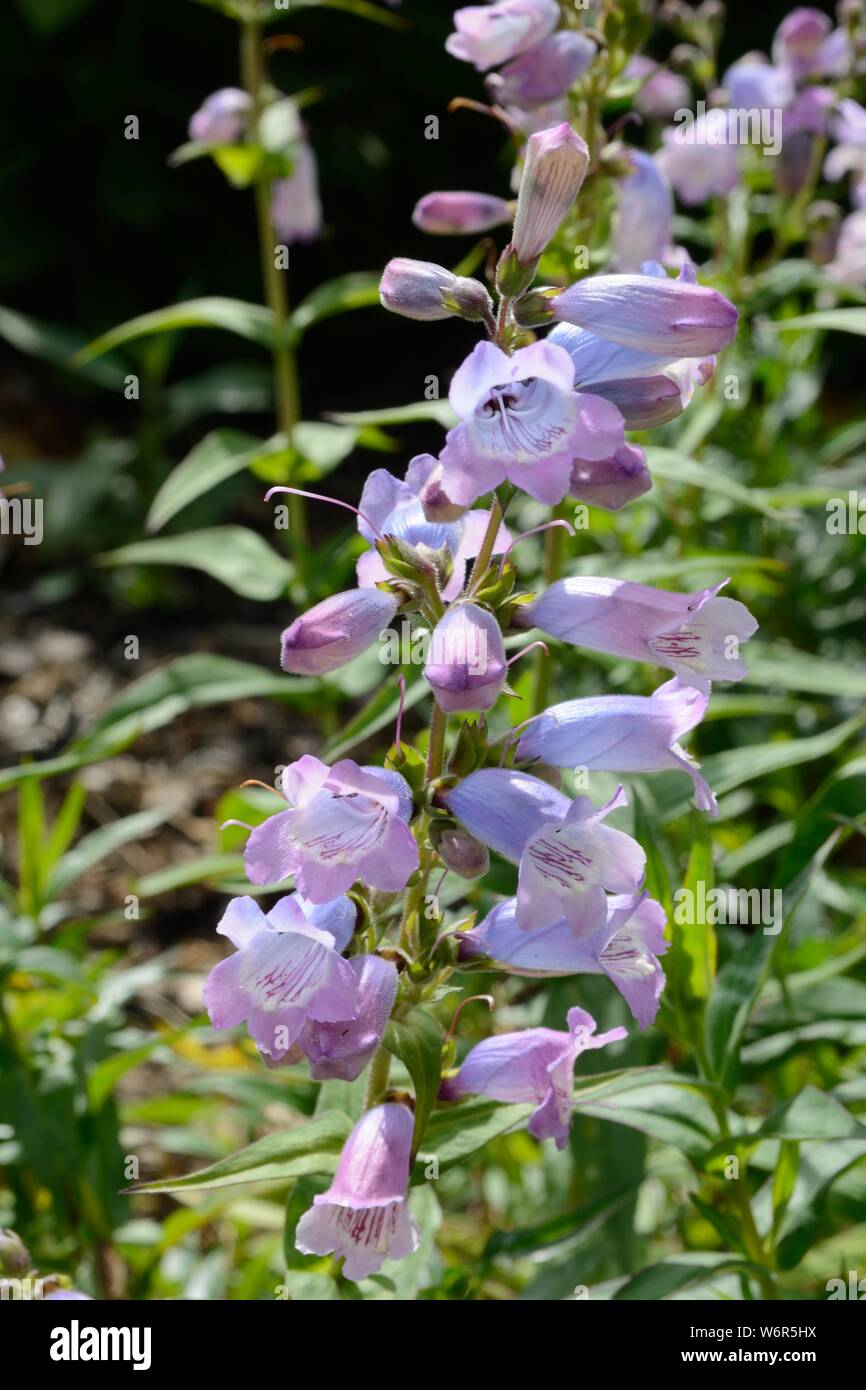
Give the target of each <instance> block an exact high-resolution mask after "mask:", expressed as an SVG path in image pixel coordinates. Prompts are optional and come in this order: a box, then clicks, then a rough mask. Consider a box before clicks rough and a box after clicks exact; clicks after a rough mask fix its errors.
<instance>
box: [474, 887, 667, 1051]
mask: <svg viewBox="0 0 866 1390" xmlns="http://www.w3.org/2000/svg"><path fill="white" fill-rule="evenodd" d="M664 927H665V913H664V908H663V907H662V905H661V903H657V902H656V901H655V899H654V898H651V897H650V896H649V894H648V893H641V894H639V895H638V896H637V897H613V898H608V901H607V922H606V923H605V925H604V926H603V927H601V928H600V929H599V930H598V931H596V932H593V933H592V934H591V935H590V936H575V934H574V932H573V931H572V929H571V925H570V923H569V922H567V921H566V919H565V918H564V917H563V918H561V919H560V921H558V922H554V923H553V924H552V925H551V926H549V927H540V928H538V929H537V930H535V931H529V932H527V931H521V929H520V927H519V926H518V925H517V899H516V898H506V899H505V901H504V902H501V903H497V905H496V907H494V908H493V910H492V911H491V912H488V914H487V916H486V917H485V918H484V921H483V922H481V923H479V925H478V926H477V927H474V928H473V929H472V931H468V932H464V933H463V934H462V936H461V937H460V954H459V957H458V959H459V960H460V961H471V960H477V959H479V958H482V959H486V960H490V961H492V962H493V964H494V968H495V969H497V970H504V971H505V972H506V974H509V975H525V976H529V977H535V978H548V977H553V976H563V975H606V976H607V977H608V979H609V980H611V981H612V983H613V984H614V985H616V988H617V989H618V990H619V991H620V993H621V994H622V996H623V998H624V999H625V1001H626V1003H627V1004H628V1006H629V1008H630V1009H631V1011H632V1013H633V1014H634V1017H635V1018H636V1019H637V1021H638V1023H639V1024H640V1026H641V1027H642V1028H648V1027H649V1025H650V1024H651V1023H652V1022H653V1020H654V1019H655V1016H656V1014H657V1013H658V1007H659V998H660V996H661V992H662V990H663V989H664V986H665V975H664V971H663V969H662V967H661V964H660V962H659V959H658V957H659V956H661V955H664V953H665V951H667V949H668V942H667V941H666V940H665V935H664Z"/></svg>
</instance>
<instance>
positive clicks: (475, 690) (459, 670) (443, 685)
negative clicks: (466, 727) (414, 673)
mask: <svg viewBox="0 0 866 1390" xmlns="http://www.w3.org/2000/svg"><path fill="white" fill-rule="evenodd" d="M506 669H507V664H506V660H505V647H504V645H503V642H502V633H501V631H500V628H499V624H498V622H497V621H496V619H495V618H494V616H493V614H492V613H489V612H488V611H487V610H486V609H485V608H479V607H478V605H477V604H476V603H459V604H456V605H455V606H454V607H453V608H449V610H448V612H447V613H446V614H445V616H444V617H443V618H441V619H440V620H439V622H438V623H437V624H436V627H435V628H434V630H433V636H432V638H431V640H430V652H429V654H428V657H427V662H426V665H425V667H424V675H425V677H426V679H427V681H428V683H429V685H430V686H431V688H432V690H433V694H434V695H435V696H436V701H437V703H438V705H439V707H440V709H443V710H444V711H445V712H446V714H456V713H459V712H462V711H463V710H470V709H472V710H476V709H477V710H486V709H490V708H491V706H492V705H495V703H496V701H497V699H498V698H499V692H500V690H501V689H502V686H503V683H504V681H505V672H506Z"/></svg>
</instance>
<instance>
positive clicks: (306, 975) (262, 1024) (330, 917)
mask: <svg viewBox="0 0 866 1390" xmlns="http://www.w3.org/2000/svg"><path fill="white" fill-rule="evenodd" d="M354 927H355V908H354V906H353V905H352V903H351V902H350V901H349V899H348V898H345V897H340V898H336V899H335V900H334V901H332V902H324V903H322V904H320V905H319V906H314V905H313V904H312V903H310V902H308V901H307V900H306V899H304V898H303V897H301V896H300V895H299V894H297V893H293V894H291V896H289V897H285V898H280V900H279V902H278V903H277V904H276V906H275V907H273V908H271V911H270V912H268V913H267V914H265V913H264V912H263V911H262V909H261V908H260V907H259V905H258V903H257V902H256V900H255V898H246V897H245V898H233V899H232V900H231V902H230V903H229V905H228V908H227V909H226V912H225V914H224V916H223V918H222V920H221V921H220V924H219V926H218V927H217V931H218V932H220V933H221V935H223V936H227V937H228V938H229V940H230V941H231V943H232V945H234V946H235V947H236V948H237V950H236V952H235V954H234V955H233V956H229V957H228V958H227V959H226V960H223V961H220V963H219V965H216V966H214V968H213V970H212V971H211V972H210V974H209V975H208V977H207V980H206V981H205V985H204V1002H205V1007H206V1009H207V1011H208V1014H209V1015H210V1020H211V1023H212V1024H213V1026H214V1028H233V1027H235V1026H236V1025H237V1024H239V1023H246V1025H247V1028H248V1029H249V1033H250V1037H251V1038H252V1039H253V1042H254V1043H255V1044H256V1047H257V1048H258V1049H259V1051H260V1052H262V1053H264V1054H265V1056H267V1057H269V1058H271V1059H272V1060H273V1061H279V1060H281V1059H282V1058H284V1057H285V1055H286V1053H287V1052H288V1051H289V1050H290V1048H291V1047H292V1045H293V1044H294V1043H295V1041H296V1040H297V1039H298V1037H299V1036H300V1034H301V1032H302V1031H303V1029H304V1026H305V1024H306V1023H307V1021H308V1019H318V1020H321V1021H322V1022H335V1021H339V1020H341V1019H352V1018H354V1017H355V1014H356V1008H357V995H358V981H357V976H356V974H355V972H354V970H353V969H352V967H351V965H350V964H349V962H348V961H346V960H344V959H343V957H342V955H341V952H342V951H343V949H344V948H345V946H346V945H347V944H348V941H349V938H350V937H351V935H352V932H353V930H354Z"/></svg>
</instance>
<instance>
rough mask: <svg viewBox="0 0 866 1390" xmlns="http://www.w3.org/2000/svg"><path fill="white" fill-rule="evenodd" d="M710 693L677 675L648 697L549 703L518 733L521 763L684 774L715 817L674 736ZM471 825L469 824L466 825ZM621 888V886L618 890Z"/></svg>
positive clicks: (698, 714)
mask: <svg viewBox="0 0 866 1390" xmlns="http://www.w3.org/2000/svg"><path fill="white" fill-rule="evenodd" d="M708 703H709V696H708V695H704V694H702V693H701V692H700V691H698V690H695V689H694V687H692V686H687V685H683V684H682V682H681V681H679V680H677V679H676V678H675V679H674V680H671V681H667V682H666V683H665V684H664V685H660V686H659V688H658V690H654V691H653V693H652V695H649V696H646V695H596V696H591V697H590V698H589V699H586V700H566V701H564V702H563V703H562V704H559V705H551V707H550V709H548V710H545V712H544V714H540V715H539V716H538V717H537V718H536V719H533V721H532V723H531V724H529V725H528V726H527V727H526V729H524V731H523V733H522V734H521V736H520V741H519V743H518V745H517V757H518V759H519V760H520V761H521V762H534V761H535V760H536V759H540V760H541V761H543V762H545V763H552V764H553V766H554V767H577V766H580V767H582V768H587V769H590V770H591V769H595V770H597V771H599V772H664V771H667V770H669V769H675V770H676V769H678V770H679V771H681V772H686V773H688V775H689V777H691V779H692V781H693V783H694V785H695V801H696V804H697V806H698V807H699V809H700V810H702V811H709V812H710V813H711V814H712V815H718V806H717V805H716V798H715V797H714V796H713V793H712V791H711V790H710V787H709V784H708V783H707V781H706V779H705V778H704V777H702V776H701V774H700V772H699V771H698V767H697V765H696V764H695V763H694V762H693V760H692V759H690V757H689V755H688V754H687V753H686V752H685V750H684V749H683V748H681V747H680V744H679V740H680V739H681V738H682V737H683V736H684V735H685V734H687V733H688V732H689V731H690V730H691V729H693V728H694V727H695V725H696V724H699V723H700V721H701V720H702V719H703V717H704V714H705V712H706V708H707V704H708ZM470 829H471V827H470ZM617 891H626V890H617Z"/></svg>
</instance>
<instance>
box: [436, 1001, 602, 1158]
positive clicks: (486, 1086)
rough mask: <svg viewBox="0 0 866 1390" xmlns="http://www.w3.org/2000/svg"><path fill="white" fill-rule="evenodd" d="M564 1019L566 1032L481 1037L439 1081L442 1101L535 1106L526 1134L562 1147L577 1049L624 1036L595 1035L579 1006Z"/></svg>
mask: <svg viewBox="0 0 866 1390" xmlns="http://www.w3.org/2000/svg"><path fill="white" fill-rule="evenodd" d="M567 1022H568V1032H567V1033H563V1032H559V1031H558V1030H557V1029H555V1028H527V1029H525V1030H524V1031H523V1032H521V1033H500V1034H498V1035H497V1036H495V1037H492V1038H485V1039H484V1041H483V1042H480V1043H477V1044H476V1046H475V1047H473V1048H472V1050H471V1051H470V1052H469V1053H467V1055H466V1057H465V1058H464V1060H463V1063H462V1065H461V1067H460V1070H459V1071H458V1072H457V1075H456V1076H454V1077H449V1078H448V1079H447V1080H446V1081H445V1082H444V1083H443V1085H442V1088H441V1090H440V1095H441V1096H442V1098H443V1099H445V1100H459V1099H460V1097H461V1096H465V1095H472V1096H490V1098H491V1099H492V1100H501V1101H505V1102H508V1103H510V1104H514V1103H520V1102H523V1103H524V1104H532V1105H535V1106H537V1109H536V1110H535V1111H534V1113H533V1114H532V1115H530V1117H529V1124H528V1126H527V1128H528V1129H529V1133H530V1134H533V1135H535V1138H536V1139H554V1140H555V1141H556V1147H557V1148H558V1149H564V1148H565V1146H566V1144H567V1143H568V1134H569V1130H570V1129H571V1116H572V1111H573V1110H574V1064H575V1062H576V1061H577V1059H578V1057H579V1056H580V1054H581V1053H582V1052H587V1051H590V1050H591V1049H593V1048H597V1047H606V1046H607V1044H608V1043H612V1042H620V1041H621V1040H622V1039H623V1038H624V1037H625V1036H626V1030H625V1029H624V1028H611V1029H610V1031H609V1032H607V1033H599V1034H596V1031H595V1030H596V1022H595V1019H594V1018H593V1017H592V1016H591V1014H588V1013H587V1012H586V1010H585V1009H569V1011H568V1014H567Z"/></svg>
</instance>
